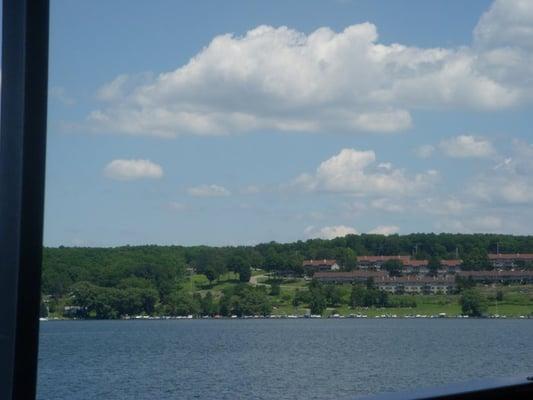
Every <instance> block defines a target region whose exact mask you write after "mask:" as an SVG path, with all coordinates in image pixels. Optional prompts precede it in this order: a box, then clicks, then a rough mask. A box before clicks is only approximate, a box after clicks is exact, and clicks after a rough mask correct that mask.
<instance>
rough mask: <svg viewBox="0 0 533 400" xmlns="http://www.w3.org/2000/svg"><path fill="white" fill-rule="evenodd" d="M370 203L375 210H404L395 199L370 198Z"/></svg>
mask: <svg viewBox="0 0 533 400" xmlns="http://www.w3.org/2000/svg"><path fill="white" fill-rule="evenodd" d="M370 205H371V206H372V208H375V209H376V210H381V211H387V212H402V211H403V210H404V206H403V205H401V204H399V203H398V202H397V201H393V200H392V199H388V198H385V197H382V198H379V199H374V200H372V201H371V202H370Z"/></svg>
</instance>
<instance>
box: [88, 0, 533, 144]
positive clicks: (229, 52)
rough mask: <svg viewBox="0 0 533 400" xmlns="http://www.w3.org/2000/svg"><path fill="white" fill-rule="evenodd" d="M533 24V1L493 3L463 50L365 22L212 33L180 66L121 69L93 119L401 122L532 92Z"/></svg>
mask: <svg viewBox="0 0 533 400" xmlns="http://www.w3.org/2000/svg"><path fill="white" fill-rule="evenodd" d="M531 26H533V19H532V18H531V2H529V1H528V0H522V1H520V0H512V1H508V2H507V1H499V0H498V1H496V2H495V3H494V5H493V6H492V7H491V9H490V10H489V11H488V12H487V13H485V14H484V15H483V17H482V18H481V19H480V21H479V23H478V25H477V27H476V28H475V31H474V42H473V44H472V46H466V47H461V48H418V47H413V46H408V45H403V44H399V43H393V44H383V43H380V42H379V37H378V32H377V27H376V26H375V25H373V24H371V23H368V22H366V23H361V24H356V25H351V26H348V27H346V28H345V29H344V30H342V31H340V32H335V31H333V30H332V29H330V28H328V27H322V28H319V29H317V30H315V31H313V32H310V33H308V34H306V33H303V32H299V31H297V30H295V29H291V28H289V27H286V26H281V27H272V26H266V25H262V26H258V27H256V28H254V29H252V30H250V31H248V32H246V33H245V34H244V35H242V36H238V35H233V34H223V35H219V36H216V37H214V38H213V39H212V41H211V42H210V43H209V44H208V45H207V46H206V47H204V48H203V49H202V50H201V51H199V52H198V53H197V54H196V55H195V56H194V57H192V58H191V59H190V60H189V62H187V63H186V64H185V65H182V66H178V67H177V68H176V69H175V70H173V71H168V72H162V73H160V74H159V75H155V76H150V75H149V74H147V75H143V76H141V77H139V76H128V75H120V76H118V77H117V78H115V79H114V80H113V81H111V82H109V83H108V84H106V85H104V86H103V87H102V88H101V89H100V90H99V93H98V98H99V99H100V100H101V101H102V106H101V107H100V108H99V109H96V110H93V111H92V112H91V113H90V115H89V117H88V118H89V122H90V124H91V125H92V127H93V128H94V129H96V130H106V131H112V132H117V133H126V134H132V135H156V136H162V137H175V136H177V135H181V134H197V135H217V134H230V133H239V132H250V131H257V130H270V131H271V130H276V131H299V132H331V131H343V132H385V133H386V132H397V131H402V130H405V129H408V128H409V127H410V126H411V125H412V117H411V110H413V109H421V108H423V109H450V108H458V109H461V110H463V109H465V108H467V109H476V110H494V109H502V108H507V107H512V106H515V105H517V104H520V103H521V102H523V100H524V99H529V98H531V90H530V89H532V86H533V82H532V81H531V72H532V67H531V65H533V63H532V62H531V61H532V60H531V58H532V54H533V51H532V49H533V46H532V45H531V42H533V40H531Z"/></svg>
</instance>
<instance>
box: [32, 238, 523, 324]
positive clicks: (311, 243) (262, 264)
mask: <svg viewBox="0 0 533 400" xmlns="http://www.w3.org/2000/svg"><path fill="white" fill-rule="evenodd" d="M497 247H498V248H499V249H500V251H502V252H509V253H517V252H519V253H526V252H533V237H532V236H512V235H489V234H473V235H463V234H411V235H390V236H382V235H347V236H345V237H342V238H336V239H332V240H322V239H313V240H307V241H298V242H294V243H276V242H270V243H263V244H258V245H256V246H236V247H209V246H189V247H185V246H156V245H147V246H122V247H115V248H83V247H63V246H60V247H57V248H45V249H44V250H43V275H42V291H43V295H44V296H45V297H46V298H49V299H51V303H50V304H51V305H52V306H53V304H54V301H57V300H58V299H68V302H69V303H76V304H82V303H83V307H84V309H85V310H88V312H90V313H92V315H98V316H99V317H105V318H113V317H116V316H118V315H125V314H128V315H131V314H136V313H148V314H150V313H153V312H157V313H161V314H164V313H168V314H173V315H179V314H182V315H183V314H185V313H188V314H191V313H192V314H194V313H196V310H198V309H200V310H202V312H203V311H205V310H208V309H209V308H210V307H213V308H214V307H215V305H214V304H215V303H216V307H218V309H217V312H226V311H227V312H228V313H232V314H235V315H239V314H241V313H248V312H252V311H253V313H257V312H266V311H267V310H268V308H269V304H270V303H271V302H270V301H269V298H270V297H271V296H272V294H270V293H264V292H263V290H264V289H262V288H253V287H251V286H250V285H246V284H245V283H246V282H248V281H249V279H250V277H251V273H252V268H261V269H264V270H266V271H270V272H283V271H289V272H291V273H294V274H302V273H303V270H302V262H303V260H304V259H324V258H335V259H336V260H337V262H338V263H339V264H340V265H341V266H342V268H343V269H345V270H350V269H353V268H354V267H355V265H356V262H357V256H362V255H396V254H403V255H412V256H414V257H415V258H419V259H431V260H439V259H449V258H455V257H456V256H457V255H458V256H459V257H461V258H462V259H463V260H464V262H465V268H466V269H484V268H487V267H488V261H487V254H488V253H489V252H494V251H495V250H496V248H497ZM436 262H437V261H432V262H431V263H430V264H432V265H434V264H435V265H436ZM387 268H388V269H390V271H391V272H392V273H393V274H394V273H396V272H397V269H398V265H393V263H390V265H387ZM193 270H194V271H195V272H196V273H201V274H204V275H205V276H206V277H207V278H208V279H209V281H210V282H214V281H216V280H217V279H218V278H219V277H220V276H221V275H222V274H225V273H227V272H228V271H232V272H235V273H237V274H238V276H239V281H240V282H242V283H243V285H236V286H235V288H233V289H231V291H232V292H231V293H230V290H229V289H228V290H227V291H226V292H224V293H223V295H222V297H220V298H216V299H215V298H214V296H213V295H212V294H211V299H210V298H209V297H207V295H203V296H201V298H198V295H196V297H195V296H194V295H192V294H191V293H190V291H188V290H187V289H186V287H185V286H186V284H187V280H188V277H189V275H190V274H191V271H193ZM363 289H364V290H366V292H365V293H364V294H363V292H362V290H360V289H357V290H359V292H357V293H355V294H354V295H353V304H358V305H362V306H365V305H381V306H386V305H387V304H388V303H387V299H385V295H384V294H380V293H377V292H376V291H375V290H374V289H371V288H363ZM269 296H270V297H269ZM306 296H307V297H306ZM205 297H207V298H205ZM76 299H77V300H76ZM80 299H83V301H82V300H80ZM291 301H293V302H295V303H298V302H302V303H305V304H309V305H311V308H312V309H313V310H320V309H322V308H323V307H324V305H325V306H328V307H335V306H336V304H339V301H338V293H336V289H335V287H334V286H332V287H330V286H312V287H310V288H309V290H308V291H301V293H298V294H297V295H295V297H294V299H293V300H291ZM350 301H352V300H350ZM389 303H390V300H389ZM210 304H211V305H210ZM259 304H261V306H259ZM80 307H81V306H80ZM202 307H203V308H202ZM262 307H263V308H262ZM270 307H271V305H270ZM208 314H209V313H208Z"/></svg>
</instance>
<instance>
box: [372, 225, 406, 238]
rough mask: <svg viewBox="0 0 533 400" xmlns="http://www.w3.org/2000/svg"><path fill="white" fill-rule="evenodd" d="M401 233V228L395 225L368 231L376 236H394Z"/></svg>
mask: <svg viewBox="0 0 533 400" xmlns="http://www.w3.org/2000/svg"><path fill="white" fill-rule="evenodd" d="M398 232H400V227H398V226H395V225H379V226H377V227H375V228H374V229H372V230H370V231H368V233H371V234H374V235H385V236H388V235H394V234H395V233H398Z"/></svg>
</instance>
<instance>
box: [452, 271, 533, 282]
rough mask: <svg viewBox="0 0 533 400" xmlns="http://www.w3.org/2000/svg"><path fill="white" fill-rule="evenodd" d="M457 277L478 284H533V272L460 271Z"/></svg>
mask: <svg viewBox="0 0 533 400" xmlns="http://www.w3.org/2000/svg"><path fill="white" fill-rule="evenodd" d="M457 276H458V277H461V278H464V279H472V280H473V281H475V282H479V283H533V271H513V270H503V271H461V272H458V273H457Z"/></svg>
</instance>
